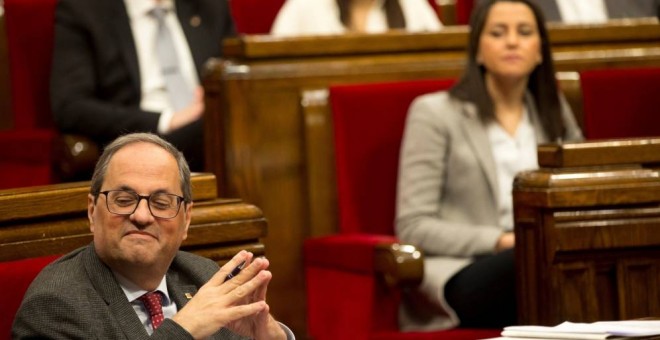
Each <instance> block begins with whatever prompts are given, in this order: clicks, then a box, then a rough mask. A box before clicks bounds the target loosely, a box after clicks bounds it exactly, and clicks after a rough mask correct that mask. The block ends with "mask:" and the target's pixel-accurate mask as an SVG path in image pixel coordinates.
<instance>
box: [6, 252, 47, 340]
mask: <svg viewBox="0 0 660 340" xmlns="http://www.w3.org/2000/svg"><path fill="white" fill-rule="evenodd" d="M58 257H60V255H50V256H44V257H37V258H31V259H23V260H17V261H8V262H0V291H2V294H0V306H2V313H0V339H11V325H12V323H13V322H14V315H15V314H16V311H17V310H18V307H19V306H20V305H21V301H22V300H23V295H25V291H26V290H27V288H28V287H29V286H30V283H32V280H34V278H35V277H36V276H37V274H39V272H40V271H41V269H43V268H44V267H45V266H46V265H48V264H49V263H51V262H53V261H55V260H56V259H57V258H58Z"/></svg>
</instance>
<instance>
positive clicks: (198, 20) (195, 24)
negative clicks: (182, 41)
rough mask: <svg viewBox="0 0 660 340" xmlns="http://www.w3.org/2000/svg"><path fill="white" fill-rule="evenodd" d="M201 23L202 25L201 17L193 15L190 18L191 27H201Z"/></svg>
mask: <svg viewBox="0 0 660 340" xmlns="http://www.w3.org/2000/svg"><path fill="white" fill-rule="evenodd" d="M201 23H202V18H201V17H200V16H199V15H193V16H192V17H191V18H190V26H192V27H199V25H200V24H201Z"/></svg>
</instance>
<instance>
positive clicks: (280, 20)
mask: <svg viewBox="0 0 660 340" xmlns="http://www.w3.org/2000/svg"><path fill="white" fill-rule="evenodd" d="M383 1H384V0H376V1H374V4H373V6H372V7H371V10H370V11H369V14H368V15H367V22H366V32H368V33H382V32H385V31H387V30H388V26H387V17H386V16H385V12H384V11H383V10H382V7H383ZM399 3H400V4H401V10H402V11H403V17H404V18H405V20H406V30H407V31H409V32H422V31H438V30H440V29H441V28H442V23H441V22H440V20H439V19H438V16H437V15H436V14H435V11H434V10H433V8H432V7H431V5H430V4H429V2H428V1H427V0H399ZM343 33H346V28H345V27H344V26H343V25H342V23H341V21H340V20H339V8H338V6H337V1H336V0H287V1H286V2H285V3H284V5H283V6H282V8H281V9H280V11H279V13H278V14H277V17H276V18H275V22H274V23H273V27H272V29H271V34H273V35H277V36H300V35H331V34H343Z"/></svg>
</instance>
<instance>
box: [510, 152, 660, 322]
mask: <svg viewBox="0 0 660 340" xmlns="http://www.w3.org/2000/svg"><path fill="white" fill-rule="evenodd" d="M659 148H660V139H647V140H643V139H635V140H620V141H593V142H585V143H575V144H564V145H547V146H543V147H540V148H539V159H540V160H541V161H540V162H542V167H541V168H540V169H539V170H537V171H530V172H525V173H522V174H519V175H518V176H517V178H516V180H515V183H514V189H513V197H514V214H515V233H516V265H517V273H518V277H517V292H518V306H519V310H518V315H519V322H520V323H522V324H539V325H556V324H559V323H561V322H563V321H567V320H568V321H573V322H593V321H598V320H625V319H634V318H642V317H649V316H659V315H660V295H659V294H660V149H659ZM590 154H591V155H590ZM558 155H559V156H558Z"/></svg>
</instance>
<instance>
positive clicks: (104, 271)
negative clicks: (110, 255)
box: [84, 246, 149, 339]
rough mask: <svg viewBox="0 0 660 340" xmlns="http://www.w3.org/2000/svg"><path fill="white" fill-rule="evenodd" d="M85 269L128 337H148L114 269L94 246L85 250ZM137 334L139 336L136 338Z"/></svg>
mask: <svg viewBox="0 0 660 340" xmlns="http://www.w3.org/2000/svg"><path fill="white" fill-rule="evenodd" d="M84 261H85V270H86V271H87V276H88V277H89V279H90V281H91V282H92V285H93V286H94V289H95V290H96V291H97V292H98V293H99V295H100V296H101V298H102V299H103V300H104V301H105V303H106V304H107V305H108V309H109V310H110V312H111V313H112V314H113V315H114V317H115V320H116V321H117V325H116V326H118V327H120V328H121V330H122V332H123V333H124V335H125V336H126V338H127V339H148V338H149V334H148V333H147V331H146V330H145V329H144V326H142V323H141V322H140V319H139V318H138V316H137V314H136V313H135V310H133V307H132V306H131V304H130V303H128V301H127V299H126V295H125V294H124V291H123V290H122V289H121V287H120V286H119V283H117V280H116V279H115V277H114V275H113V274H112V271H110V268H108V267H107V266H106V265H105V264H103V262H101V259H99V257H98V256H97V255H96V252H95V250H94V247H93V246H89V247H88V248H87V249H86V250H85V260H84ZM136 336H137V338H136Z"/></svg>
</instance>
